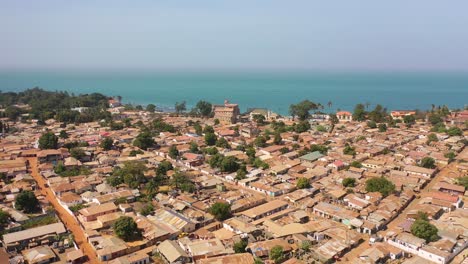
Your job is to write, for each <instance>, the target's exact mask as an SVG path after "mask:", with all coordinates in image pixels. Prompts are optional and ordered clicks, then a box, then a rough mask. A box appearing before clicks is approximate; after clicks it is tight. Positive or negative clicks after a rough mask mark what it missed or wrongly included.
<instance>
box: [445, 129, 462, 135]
mask: <svg viewBox="0 0 468 264" xmlns="http://www.w3.org/2000/svg"><path fill="white" fill-rule="evenodd" d="M447 135H449V136H451V137H453V136H461V135H463V131H462V130H461V129H460V128H458V127H450V128H449V129H447Z"/></svg>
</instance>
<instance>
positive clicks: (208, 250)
mask: <svg viewBox="0 0 468 264" xmlns="http://www.w3.org/2000/svg"><path fill="white" fill-rule="evenodd" d="M185 246H186V249H187V251H188V252H189V254H190V255H191V256H192V259H193V261H195V262H197V261H198V260H200V259H204V258H211V257H217V256H222V255H226V254H230V253H232V251H230V250H227V249H226V248H225V247H224V245H223V243H222V242H221V240H219V239H217V238H213V239H208V240H194V241H190V242H189V243H187V244H186V245H185Z"/></svg>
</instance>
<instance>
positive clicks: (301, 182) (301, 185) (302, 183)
mask: <svg viewBox="0 0 468 264" xmlns="http://www.w3.org/2000/svg"><path fill="white" fill-rule="evenodd" d="M296 187H297V188H298V189H306V188H310V182H309V180H308V179H307V178H304V177H301V178H299V179H298V180H297V183H296Z"/></svg>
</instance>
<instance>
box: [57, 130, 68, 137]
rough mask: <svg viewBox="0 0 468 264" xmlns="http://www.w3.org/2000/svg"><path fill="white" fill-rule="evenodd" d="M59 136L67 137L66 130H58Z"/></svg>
mask: <svg viewBox="0 0 468 264" xmlns="http://www.w3.org/2000/svg"><path fill="white" fill-rule="evenodd" d="M59 137H60V138H63V139H66V138H68V134H67V131H65V130H62V131H60V134H59Z"/></svg>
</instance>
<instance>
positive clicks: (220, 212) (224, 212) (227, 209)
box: [209, 202, 231, 221]
mask: <svg viewBox="0 0 468 264" xmlns="http://www.w3.org/2000/svg"><path fill="white" fill-rule="evenodd" d="M209 212H210V214H212V215H213V216H214V218H215V219H216V220H218V221H223V220H226V219H228V218H229V217H231V205H230V204H228V203H221V202H216V203H214V204H213V205H212V206H211V207H210V209H209Z"/></svg>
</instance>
